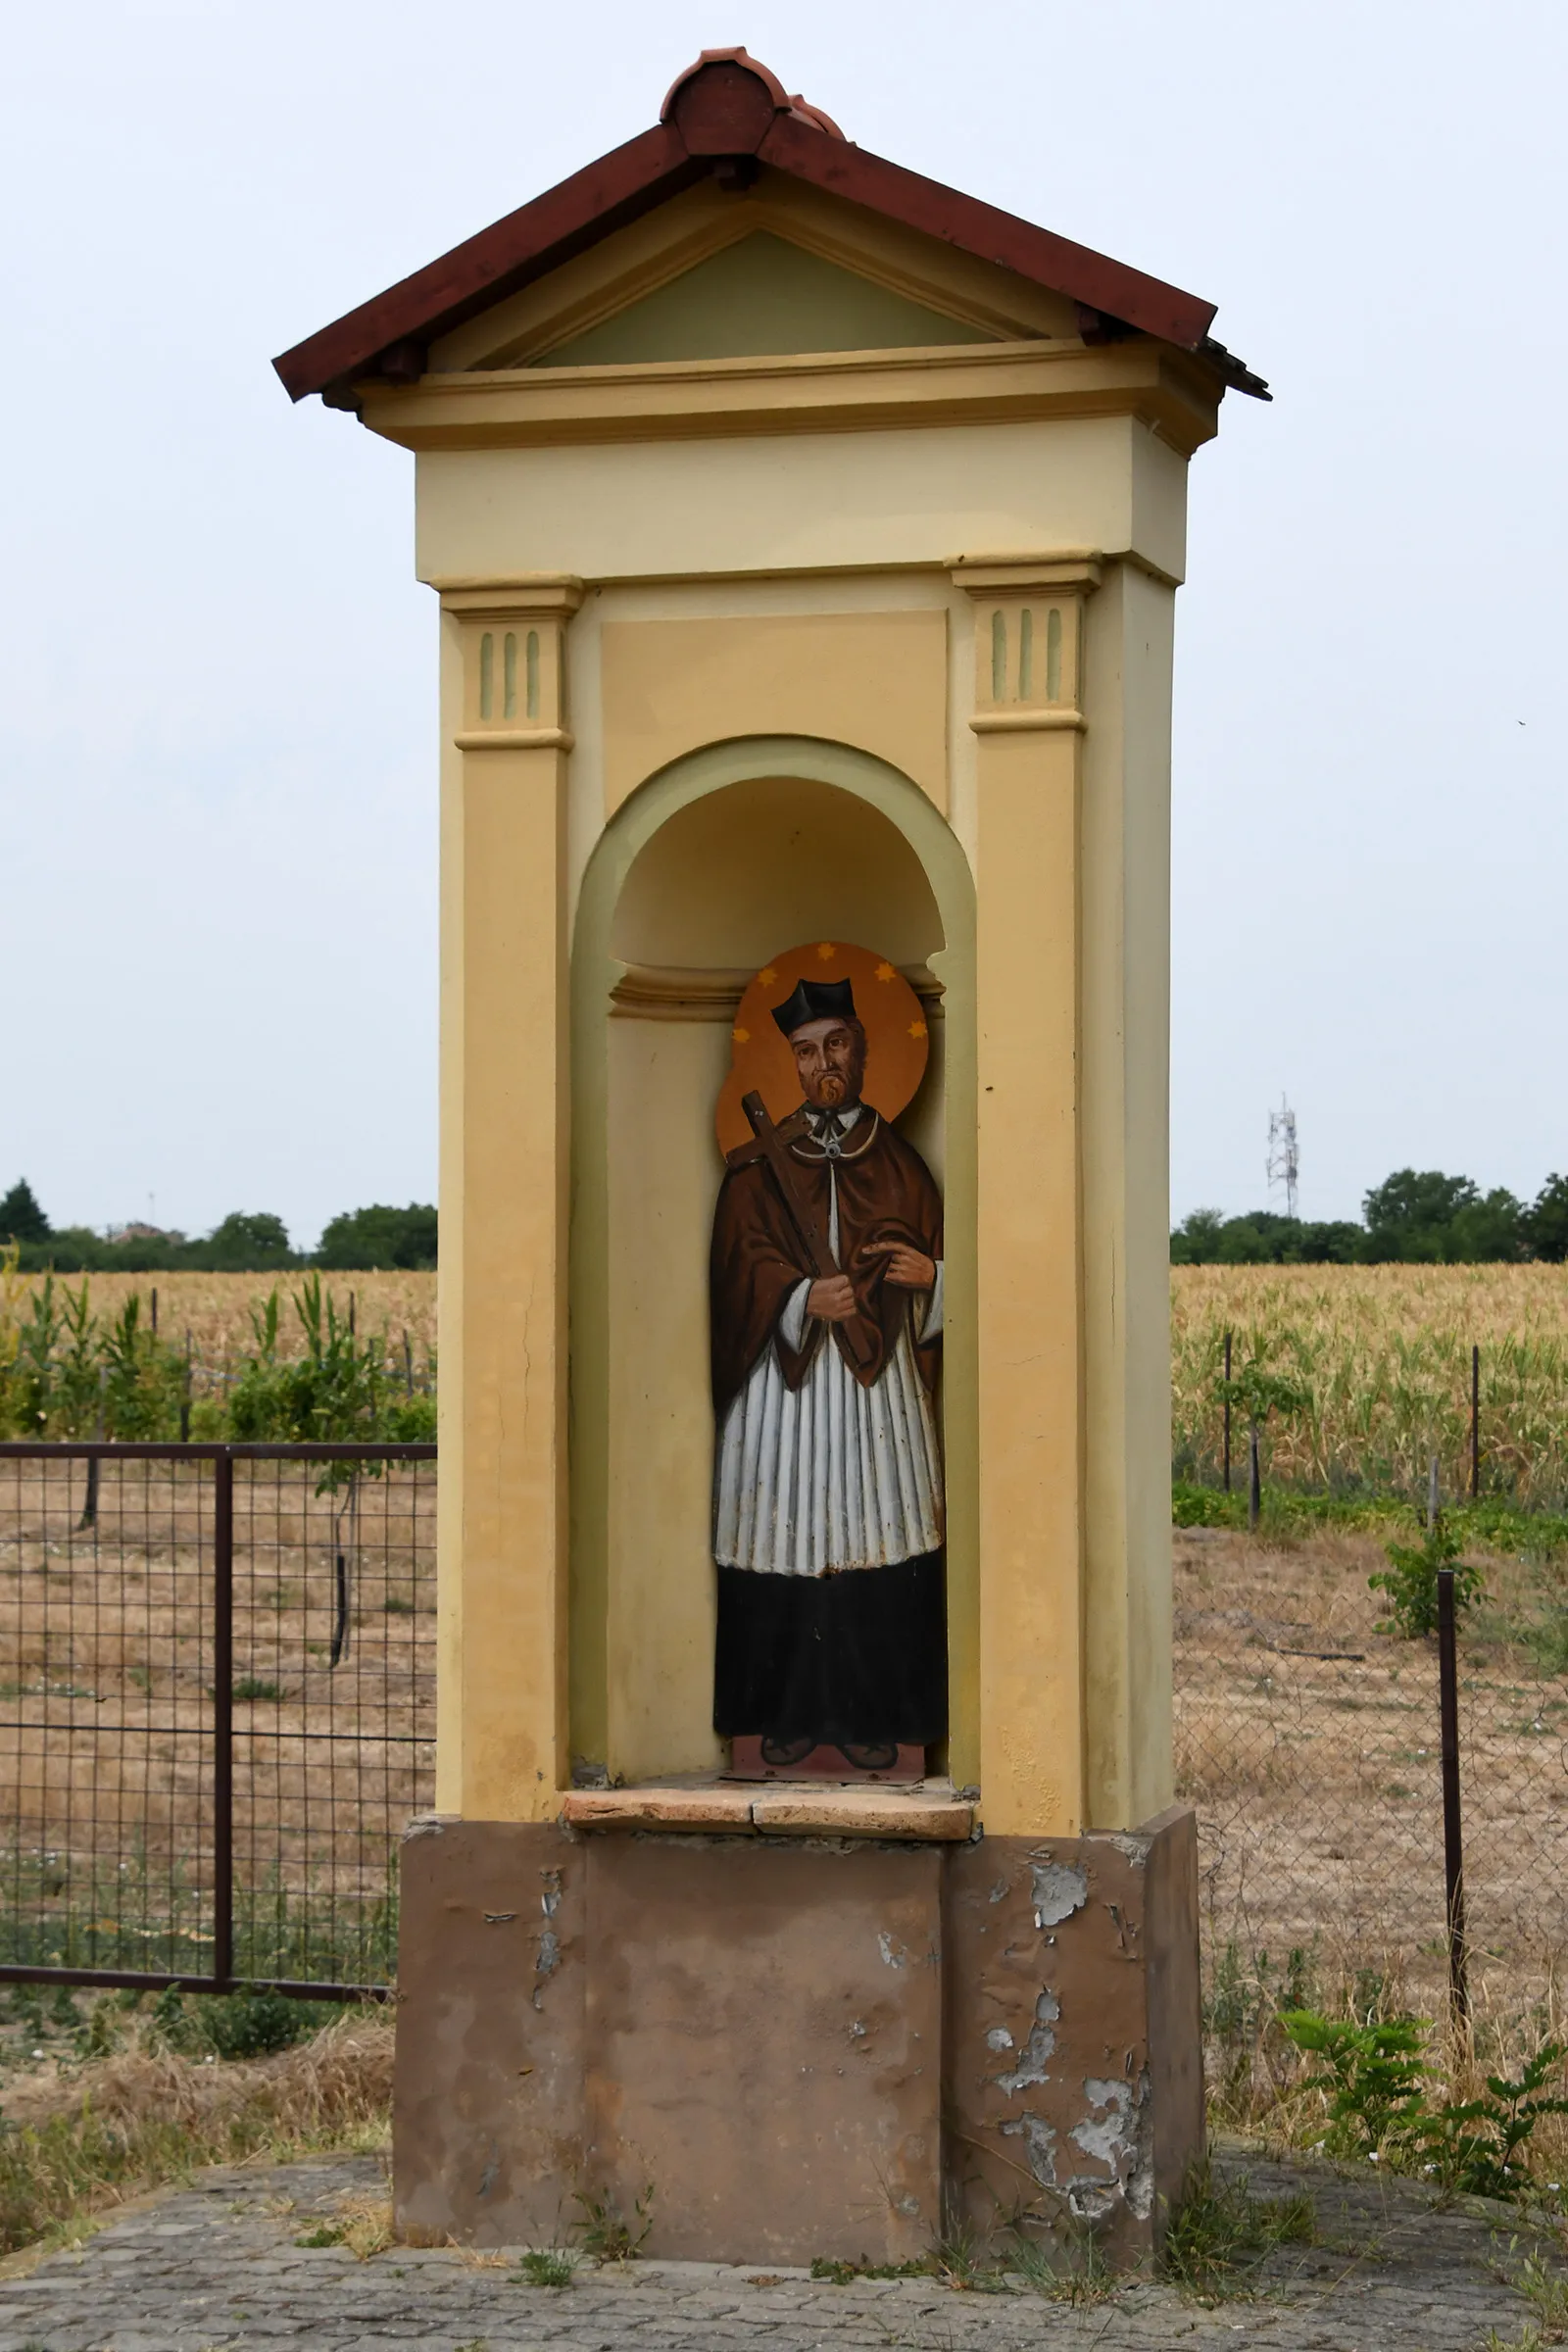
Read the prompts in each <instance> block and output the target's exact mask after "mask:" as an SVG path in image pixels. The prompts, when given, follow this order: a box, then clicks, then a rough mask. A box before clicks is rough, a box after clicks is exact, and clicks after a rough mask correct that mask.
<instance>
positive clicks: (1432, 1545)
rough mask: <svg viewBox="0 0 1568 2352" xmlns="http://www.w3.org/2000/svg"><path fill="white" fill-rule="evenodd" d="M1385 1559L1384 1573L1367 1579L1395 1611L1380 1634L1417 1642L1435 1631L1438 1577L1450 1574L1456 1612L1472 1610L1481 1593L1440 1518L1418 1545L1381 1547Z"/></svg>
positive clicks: (1458, 1544) (1477, 1575) (1381, 1625)
mask: <svg viewBox="0 0 1568 2352" xmlns="http://www.w3.org/2000/svg"><path fill="white" fill-rule="evenodd" d="M1383 1548H1384V1550H1385V1551H1386V1552H1387V1553H1388V1555H1389V1565H1388V1567H1387V1568H1379V1569H1378V1570H1376V1572H1375V1573H1374V1574H1373V1575H1371V1576H1369V1577H1368V1578H1367V1580H1366V1581H1367V1583H1368V1584H1369V1585H1370V1586H1371V1588H1372V1590H1373V1592H1374V1593H1387V1594H1388V1596H1389V1601H1390V1605H1391V1607H1392V1610H1393V1614H1392V1616H1389V1617H1385V1618H1381V1619H1380V1620H1379V1622H1378V1629H1377V1630H1378V1632H1379V1633H1380V1634H1402V1635H1403V1637H1404V1639H1405V1640H1406V1641H1407V1642H1419V1641H1423V1640H1425V1639H1426V1637H1427V1636H1428V1635H1430V1634H1435V1633H1436V1632H1437V1630H1438V1572H1439V1570H1440V1569H1444V1568H1451V1569H1452V1570H1453V1605H1454V1607H1455V1609H1457V1610H1462V1609H1468V1608H1470V1607H1471V1606H1472V1605H1473V1604H1474V1603H1475V1602H1476V1601H1477V1600H1479V1598H1480V1597H1481V1594H1482V1593H1483V1592H1484V1591H1485V1589H1486V1588H1485V1584H1484V1582H1483V1579H1482V1575H1481V1571H1480V1569H1479V1568H1476V1567H1473V1566H1472V1565H1471V1563H1470V1562H1469V1561H1468V1560H1461V1559H1460V1557H1459V1553H1460V1551H1461V1550H1462V1549H1463V1544H1462V1541H1461V1539H1460V1538H1459V1537H1458V1536H1457V1535H1455V1534H1454V1532H1453V1531H1452V1529H1451V1528H1449V1527H1448V1526H1447V1524H1446V1522H1445V1520H1444V1519H1442V1518H1441V1517H1439V1518H1438V1519H1436V1520H1434V1522H1433V1524H1432V1525H1431V1526H1430V1527H1429V1528H1428V1529H1427V1532H1426V1534H1425V1536H1424V1537H1423V1538H1422V1540H1421V1542H1420V1543H1419V1544H1385V1545H1384V1546H1383Z"/></svg>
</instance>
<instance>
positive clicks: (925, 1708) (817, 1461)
mask: <svg viewBox="0 0 1568 2352" xmlns="http://www.w3.org/2000/svg"><path fill="white" fill-rule="evenodd" d="M819 953H821V954H822V955H824V956H832V955H834V954H836V953H839V952H838V951H835V950H833V949H832V947H831V945H828V946H825V947H824V948H823V949H822V950H820V951H819ZM842 953H843V954H844V955H845V956H849V955H856V956H858V959H859V960H860V961H861V962H862V963H864V964H870V963H872V961H873V960H874V959H872V958H870V957H868V956H863V953H861V952H858V951H843V952H842ZM779 960H780V963H781V964H782V963H783V962H785V961H786V960H792V959H785V958H780V959H779ZM877 976H878V977H879V978H880V977H883V976H885V977H886V978H887V979H888V980H890V981H891V980H893V979H894V978H895V977H896V975H895V974H894V972H893V969H892V967H891V966H890V965H887V964H882V965H881V966H879V967H878V970H877ZM761 977H762V979H763V980H764V981H765V980H769V979H774V978H775V974H774V973H772V972H767V973H764V974H762V975H761ZM754 986H755V984H754ZM899 987H900V990H901V991H902V992H904V994H905V996H906V1000H907V1003H908V1004H909V1005H910V1006H911V1007H913V1008H914V1009H915V1010H916V1011H917V1010H918V1006H917V1005H916V1003H915V1000H914V999H913V997H912V994H911V993H909V992H908V991H907V984H906V983H904V982H903V981H902V979H900V981H899ZM767 1011H768V1012H769V1013H770V1014H771V1018H772V1021H773V1023H774V1024H775V1025H776V1028H777V1030H778V1033H779V1036H780V1038H781V1039H783V1040H784V1041H787V1044H788V1048H789V1052H790V1054H791V1055H792V1056H793V1060H794V1072H795V1080H796V1084H797V1086H798V1090H799V1093H800V1095H801V1096H802V1097H803V1098H804V1100H802V1101H801V1102H800V1103H798V1105H797V1106H796V1107H794V1108H793V1109H791V1110H790V1111H789V1112H788V1113H787V1115H785V1116H782V1117H781V1118H780V1120H779V1123H778V1125H777V1127H776V1128H773V1127H772V1126H771V1123H770V1122H766V1121H765V1120H764V1124H765V1125H766V1127H767V1137H766V1141H765V1142H764V1140H763V1139H762V1137H761V1135H760V1134H759V1136H758V1137H757V1138H754V1140H753V1141H751V1142H749V1143H742V1144H740V1145H739V1146H738V1147H737V1148H736V1149H734V1150H732V1151H730V1152H728V1153H727V1155H726V1159H727V1165H726V1172H725V1175H724V1179H723V1184H722V1188H721V1190H720V1193H719V1197H718V1204H717V1208H716V1211H715V1214H714V1219H713V1246H712V1260H711V1322H712V1369H713V1404H714V1410H715V1414H716V1419H717V1447H716V1464H715V1476H714V1505H713V1552H714V1557H715V1560H716V1563H717V1569H718V1640H717V1656H716V1665H715V1674H714V1709H713V1722H714V1729H715V1730H716V1731H717V1732H719V1733H720V1734H721V1735H723V1736H724V1737H726V1738H728V1739H729V1740H731V1741H732V1742H736V1743H739V1742H742V1741H745V1742H747V1743H748V1744H751V1743H753V1742H755V1741H759V1740H760V1757H761V1762H762V1765H763V1766H764V1767H765V1768H766V1769H767V1770H769V1771H778V1770H789V1769H791V1768H800V1767H804V1766H805V1764H806V1760H807V1758H808V1757H809V1756H810V1754H811V1752H812V1750H813V1749H824V1750H826V1749H836V1750H837V1751H838V1752H839V1754H840V1755H841V1756H842V1757H843V1758H844V1759H846V1760H847V1761H848V1763H849V1765H850V1766H851V1768H852V1769H853V1770H855V1771H858V1772H859V1771H865V1772H873V1771H874V1772H878V1773H881V1772H883V1771H886V1770H888V1769H889V1768H890V1767H892V1766H894V1765H895V1764H896V1763H898V1761H899V1751H900V1749H901V1748H902V1749H904V1750H905V1751H906V1753H907V1752H908V1751H910V1750H915V1751H919V1750H923V1749H924V1748H925V1747H927V1746H928V1745H930V1743H931V1742H932V1741H934V1740H940V1739H942V1738H943V1737H944V1736H945V1734H946V1730H947V1638H946V1619H945V1605H944V1592H943V1557H942V1546H943V1496H942V1458H941V1447H940V1442H939V1435H938V1422H937V1412H936V1403H935V1396H936V1384H937V1372H938V1365H939V1362H940V1356H941V1339H942V1277H943V1261H942V1201H941V1198H940V1196H939V1194H938V1192H937V1188H936V1185H935V1183H934V1182H933V1180H932V1177H931V1173H930V1170H929V1169H928V1168H927V1167H926V1165H925V1162H924V1161H923V1160H922V1159H921V1157H920V1155H919V1153H918V1152H916V1151H914V1150H913V1148H912V1147H911V1146H910V1145H909V1144H907V1142H906V1141H905V1140H904V1138H903V1137H902V1136H901V1135H900V1134H899V1133H898V1132H897V1130H896V1129H895V1128H894V1127H893V1126H892V1125H891V1124H890V1123H889V1120H888V1118H887V1117H886V1116H885V1115H883V1113H882V1112H881V1111H879V1110H878V1109H877V1108H876V1107H874V1105H873V1103H870V1102H868V1101H867V1100H866V1099H865V1082H866V1061H867V1044H866V1028H865V1026H864V1025H863V1024H862V1021H861V1020H860V1018H859V1016H858V1013H857V1010H856V1004H855V983H854V981H853V980H851V979H839V978H834V979H814V978H800V979H798V980H797V981H796V984H795V986H794V988H793V989H792V991H791V993H790V994H789V995H788V996H787V997H786V998H785V999H784V1001H783V1002H782V1003H779V1004H771V1005H768V1006H767ZM911 1029H912V1031H913V1032H914V1033H917V1034H918V1036H919V1038H920V1039H921V1040H922V1041H923V1040H924V1036H925V1031H924V1026H923V1023H921V1022H919V1021H916V1022H914V1023H913V1024H911ZM736 1034H737V1037H740V1038H744V1037H745V1036H746V1034H747V1033H746V1031H745V1030H739V1029H738V1030H737V1032H736ZM906 1051H907V1049H906ZM920 1051H921V1061H922V1064H923V1054H924V1047H923V1042H922V1045H921V1049H920ZM772 1053H773V1055H774V1058H775V1061H778V1060H779V1054H778V1047H777V1045H776V1044H775V1045H774V1046H773V1047H772ZM781 1066H782V1065H781ZM790 1091H794V1090H790ZM874 1091H875V1089H874V1088H873V1092H874ZM911 1091H912V1090H911ZM749 1100H750V1103H752V1104H754V1105H756V1106H757V1108H758V1109H759V1110H760V1102H759V1098H758V1097H757V1096H755V1095H754V1096H752V1097H751V1098H750V1099H749ZM898 1106H899V1105H896V1107H898ZM813 1234H814V1236H815V1240H816V1247H815V1249H814V1250H813V1249H812V1248H811V1247H810V1246H809V1236H811V1235H813ZM824 1244H825V1250H824V1247H823V1245H824ZM818 1768H819V1769H820V1768H821V1767H820V1765H819V1767H818ZM915 1769H918V1765H917V1766H916V1767H915Z"/></svg>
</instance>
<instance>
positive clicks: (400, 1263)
mask: <svg viewBox="0 0 1568 2352" xmlns="http://www.w3.org/2000/svg"><path fill="white" fill-rule="evenodd" d="M436 1222H437V1220H436V1212H435V1209H434V1208H433V1207H432V1206H431V1205H429V1204H428V1203H427V1202H421V1201H410V1202H409V1205H408V1207H407V1208H389V1207H386V1206H384V1205H383V1204H382V1203H381V1202H379V1201H377V1202H376V1203H374V1205H373V1206H371V1207H369V1208H350V1209H345V1210H344V1212H343V1214H342V1215H341V1216H340V1217H334V1218H333V1219H332V1221H331V1223H330V1224H329V1225H327V1226H326V1227H325V1229H324V1230H323V1232H322V1234H321V1239H320V1244H319V1248H318V1250H317V1251H316V1262H317V1264H318V1265H319V1266H329V1267H331V1268H332V1269H333V1270H334V1271H335V1272H344V1273H346V1272H351V1271H352V1272H363V1273H369V1272H373V1271H374V1270H375V1269H376V1268H378V1267H407V1268H410V1269H414V1270H418V1271H426V1270H429V1269H432V1268H433V1267H434V1265H435V1262H436Z"/></svg>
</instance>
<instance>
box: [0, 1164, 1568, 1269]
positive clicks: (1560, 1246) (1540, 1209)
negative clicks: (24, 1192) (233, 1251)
mask: <svg viewBox="0 0 1568 2352" xmlns="http://www.w3.org/2000/svg"><path fill="white" fill-rule="evenodd" d="M0 1222H3V1212H0ZM1521 1222H1522V1224H1523V1226H1524V1234H1525V1239H1526V1241H1527V1242H1528V1243H1529V1245H1530V1247H1531V1249H1532V1250H1534V1251H1535V1253H1536V1255H1537V1257H1544V1258H1547V1259H1549V1260H1550V1261H1551V1263H1552V1264H1553V1265H1560V1264H1561V1263H1562V1261H1563V1259H1564V1258H1565V1257H1568V1176H1548V1177H1547V1178H1546V1181H1545V1183H1544V1185H1543V1186H1542V1188H1541V1190H1540V1192H1539V1193H1538V1194H1537V1195H1536V1197H1535V1199H1534V1201H1532V1202H1531V1203H1530V1206H1529V1207H1528V1208H1527V1209H1526V1210H1525V1212H1524V1216H1523V1218H1522V1220H1521Z"/></svg>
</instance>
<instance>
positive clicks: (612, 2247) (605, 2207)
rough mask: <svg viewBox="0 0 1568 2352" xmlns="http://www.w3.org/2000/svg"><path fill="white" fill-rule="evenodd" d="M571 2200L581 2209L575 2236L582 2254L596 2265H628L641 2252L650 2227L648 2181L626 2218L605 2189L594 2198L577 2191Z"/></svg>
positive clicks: (650, 2190) (651, 2187)
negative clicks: (594, 2260) (579, 2243)
mask: <svg viewBox="0 0 1568 2352" xmlns="http://www.w3.org/2000/svg"><path fill="white" fill-rule="evenodd" d="M575 2198H576V2202H577V2203H578V2204H579V2205H580V2206H581V2207H582V2220H581V2222H580V2223H579V2224H578V2236H579V2238H580V2239H581V2242H582V2250H583V2252H584V2253H585V2254H591V2255H593V2256H594V2258H595V2259H596V2260H597V2261H599V2262H630V2261H632V2260H633V2259H634V2258H635V2257H636V2256H637V2255H638V2254H640V2253H641V2252H642V2249H643V2247H644V2246H645V2245H646V2244H647V2242H648V2234H649V2231H650V2230H651V2229H653V2226H654V2184H653V2182H652V2181H651V2180H650V2181H649V2182H648V2184H647V2186H646V2187H645V2188H643V2189H642V2190H641V2191H640V2193H639V2194H638V2197H637V2199H636V2202H635V2204H634V2205H633V2207H632V2211H631V2215H630V2217H629V2218H628V2217H627V2216H626V2215H625V2214H624V2213H622V2211H621V2209H620V2205H619V2202H618V2200H617V2199H616V2198H615V2197H614V2196H613V2194H612V2193H611V2192H610V2191H609V2190H606V2191H605V2192H604V2193H603V2194H602V2195H599V2196H594V2195H591V2194H589V2193H588V2192H587V2191H585V2190H583V2189H578V2190H577V2191H576V2192H575Z"/></svg>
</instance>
